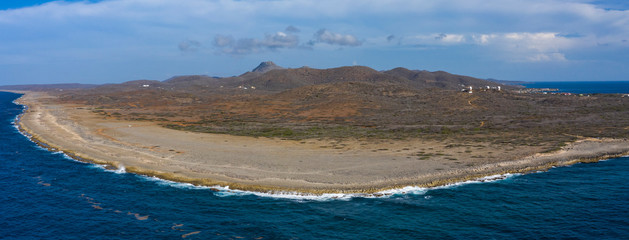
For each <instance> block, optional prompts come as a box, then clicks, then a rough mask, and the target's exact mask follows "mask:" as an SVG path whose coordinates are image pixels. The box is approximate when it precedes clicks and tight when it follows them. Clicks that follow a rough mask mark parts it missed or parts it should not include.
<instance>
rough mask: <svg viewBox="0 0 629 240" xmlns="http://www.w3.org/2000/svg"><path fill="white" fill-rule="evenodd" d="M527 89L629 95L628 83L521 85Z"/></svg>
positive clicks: (542, 83)
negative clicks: (553, 89)
mask: <svg viewBox="0 0 629 240" xmlns="http://www.w3.org/2000/svg"><path fill="white" fill-rule="evenodd" d="M522 85H524V86H526V87H528V88H555V89H559V91H558V92H566V93H576V94H590V93H624V94H628V93H629V81H604V82H592V81H584V82H530V83H524V84H522Z"/></svg>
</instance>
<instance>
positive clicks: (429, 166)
mask: <svg viewBox="0 0 629 240" xmlns="http://www.w3.org/2000/svg"><path fill="white" fill-rule="evenodd" d="M47 98H51V96H48V95H46V94H44V93H41V92H26V93H25V95H23V96H22V97H21V98H20V99H18V100H16V101H17V102H18V103H20V104H22V105H25V106H27V107H28V108H27V109H25V111H24V113H23V114H22V116H21V117H19V118H18V119H17V120H18V123H17V124H18V126H19V129H20V131H21V132H23V133H25V135H27V136H28V135H30V136H31V140H33V141H34V142H36V143H37V144H39V145H40V146H42V147H44V148H47V149H49V150H54V151H62V152H64V153H66V154H67V155H68V156H70V157H72V158H74V159H76V160H79V161H84V162H92V163H96V164H104V165H108V166H111V168H118V166H120V165H124V166H125V168H126V171H127V172H130V173H136V174H141V175H147V176H155V177H158V178H162V179H166V180H172V181H177V182H187V183H192V184H195V185H203V186H209V187H212V186H217V185H220V186H229V187H230V188H231V189H239V190H247V191H256V192H300V193H311V194H322V193H368V194H372V193H376V192H380V191H383V190H389V189H397V188H402V187H406V186H417V187H435V186H442V185H447V184H452V183H456V182H463V181H467V180H474V179H478V178H481V177H484V176H490V175H498V174H506V173H528V172H534V171H542V170H546V169H548V168H551V167H553V166H565V165H571V164H575V163H579V162H596V161H599V160H601V159H608V158H614V157H620V156H624V155H627V154H629V142H628V141H627V139H582V140H580V141H577V142H574V143H570V144H568V145H567V146H566V147H564V148H563V149H562V150H560V151H557V152H553V153H550V154H549V153H547V154H540V153H536V152H535V151H534V150H535V149H532V148H524V147H523V148H522V149H515V150H510V152H506V151H503V152H502V153H497V154H494V155H497V157H495V158H493V159H492V158H489V157H487V158H484V159H491V160H482V161H480V160H474V159H473V158H465V154H468V153H465V152H463V151H460V152H461V154H459V155H454V156H449V158H450V159H448V157H446V156H433V157H431V158H430V159H427V160H421V159H420V158H411V157H410V156H413V154H414V153H415V152H417V151H419V150H420V149H432V150H434V151H437V152H438V151H440V150H439V149H440V148H441V149H443V150H444V151H452V152H455V151H457V149H446V148H445V146H444V144H443V143H440V142H434V141H421V140H407V141H393V140H391V141H385V142H360V141H358V140H356V141H354V140H346V141H344V142H343V143H341V144H345V145H346V146H347V147H345V148H344V149H334V148H332V149H331V148H328V147H325V146H328V145H330V142H331V141H333V140H308V141H303V142H304V143H301V142H298V141H290V140H278V139H266V138H252V137H240V136H230V135H221V134H205V133H190V132H184V131H177V130H171V129H165V128H162V127H159V126H157V125H156V124H153V123H148V122H138V121H121V120H113V119H102V117H100V116H97V115H96V114H92V113H90V112H89V110H87V109H85V107H82V106H68V105H56V104H51V103H50V101H46V99H47ZM48 100H49V99H48ZM163 136H168V137H167V138H164V137H163ZM361 144H362V145H361ZM384 144H386V146H387V148H386V150H383V149H385V148H383V147H382V146H383V145H384ZM491 147H492V146H491V145H487V146H486V148H490V149H491ZM478 148H479V149H478V150H476V149H473V148H472V149H473V150H474V152H470V153H469V154H468V155H470V156H472V155H473V154H476V155H480V154H483V152H485V150H483V149H485V147H483V148H482V149H481V148H480V147H478ZM404 149H406V150H404ZM461 149H463V148H461ZM461 149H458V150H461ZM467 149H470V147H467ZM502 150H504V149H502ZM491 151H495V152H497V151H501V149H491ZM485 154H486V153H485ZM509 156H511V158H509ZM453 158H457V159H458V160H456V162H457V163H456V164H455V163H454V162H455V161H454V160H451V159H453Z"/></svg>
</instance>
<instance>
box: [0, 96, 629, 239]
mask: <svg viewBox="0 0 629 240" xmlns="http://www.w3.org/2000/svg"><path fill="white" fill-rule="evenodd" d="M18 97H19V95H18V94H13V93H5V92H0V239H182V238H184V239H540V238H546V239H627V238H628V236H629V158H626V157H624V158H617V159H611V160H607V161H602V162H599V163H590V164H576V165H573V166H570V167H560V168H553V169H551V170H549V171H547V172H539V173H532V174H527V175H513V176H510V177H508V178H506V179H504V180H497V181H492V182H484V183H480V182H471V183H466V184H458V185H453V186H448V187H441V188H435V189H415V191H411V193H406V194H395V195H393V196H390V197H384V198H365V197H351V196H350V197H345V198H343V199H329V198H319V199H304V198H301V199H300V198H295V197H293V198H279V197H270V196H261V195H256V194H251V193H246V192H231V191H226V190H223V191H221V192H214V191H212V190H210V189H208V188H203V187H195V186H192V185H189V184H178V183H172V182H168V181H162V180H158V179H153V178H148V177H143V176H138V175H134V174H129V173H124V172H123V171H110V170H105V169H103V168H102V167H100V166H96V165H93V164H87V163H81V162H77V161H74V160H72V159H70V158H68V157H66V156H65V155H63V154H61V153H53V152H49V151H46V150H44V149H42V148H40V147H38V146H37V145H36V144H35V143H33V142H31V141H29V139H28V138H26V137H24V136H23V135H21V134H20V133H19V132H18V131H17V129H16V128H15V126H14V125H13V123H14V120H15V118H16V115H18V114H19V113H20V112H22V110H23V109H22V107H21V106H18V105H15V104H13V103H12V101H13V100H14V99H16V98H18Z"/></svg>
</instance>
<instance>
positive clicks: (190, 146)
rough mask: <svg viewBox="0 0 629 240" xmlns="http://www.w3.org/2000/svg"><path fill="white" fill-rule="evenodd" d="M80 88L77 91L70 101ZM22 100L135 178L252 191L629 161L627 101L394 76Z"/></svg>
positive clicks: (50, 135) (351, 70) (222, 81)
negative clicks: (615, 159)
mask: <svg viewBox="0 0 629 240" xmlns="http://www.w3.org/2000/svg"><path fill="white" fill-rule="evenodd" d="M71 86H74V87H71ZM0 89H5V90H12V91H17V90H22V91H26V94H25V95H24V96H23V97H22V98H20V99H19V100H18V102H19V103H20V104H24V105H26V106H28V108H27V109H26V110H25V113H24V114H23V115H22V116H21V117H20V120H19V126H20V128H21V130H22V131H23V132H25V133H26V134H28V135H30V136H31V137H32V139H33V140H34V141H36V142H38V143H40V144H41V145H42V146H45V147H47V148H50V149H52V150H55V151H63V152H65V153H66V154H68V155H69V156H71V157H73V158H75V159H78V160H81V161H88V162H94V163H98V164H104V165H108V166H110V167H112V168H123V167H124V168H125V169H126V171H127V172H133V173H138V174H144V175H149V176H157V177H160V178H164V179H168V180H174V181H180V182H190V183H193V184H198V185H205V186H216V185H220V186H229V187H230V188H235V189H242V190H252V191H262V192H268V191H290V192H302V193H315V194H318V193H331V192H344V193H356V192H360V193H375V192H378V191H381V190H385V189H391V188H399V187H404V186H425V187H429V186H438V185H444V184H448V183H453V182H458V181H464V180H468V179H475V178H479V177H482V176H488V175H495V174H503V173H516V172H530V171H537V170H544V169H547V168H550V167H552V166H560V165H568V164H573V163H576V162H589V161H598V160H600V159H604V158H609V157H615V156H620V155H626V154H628V153H629V140H627V137H628V136H629V98H627V97H622V95H614V94H595V95H567V94H566V95H560V94H543V93H541V92H535V91H528V90H526V89H523V88H522V87H517V86H510V85H504V84H501V83H498V82H493V81H489V80H483V79H477V78H472V77H467V76H460V75H454V74H450V73H446V72H441V71H439V72H429V71H419V70H408V69H404V68H396V69H392V70H389V71H376V70H373V69H371V68H368V67H362V66H354V67H340V68H333V69H313V68H308V67H302V68H297V69H285V68H282V67H279V66H277V65H275V64H273V63H272V62H265V63H262V64H261V65H260V66H258V67H257V68H255V69H254V70H253V71H251V72H247V73H244V74H242V75H240V76H234V77H227V78H218V77H209V76H178V77H173V78H171V79H168V80H165V81H153V80H138V81H131V82H126V83H122V84H107V85H98V86H92V85H79V86H75V85H68V86H67V87H64V85H54V86H49V87H46V86H30V87H29V86H19V87H16V86H4V87H0Z"/></svg>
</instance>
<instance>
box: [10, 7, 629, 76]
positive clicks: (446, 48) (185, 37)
mask: <svg viewBox="0 0 629 240" xmlns="http://www.w3.org/2000/svg"><path fill="white" fill-rule="evenodd" d="M628 9H629V1H619V0H610V1H594V0H563V1H558V0H441V1H435V0H346V1H341V0H319V1H305V0H291V1H283V0H265V1H250V0H239V1H233V0H181V1H169V0H102V1H67V0H66V1H36V0H20V1H2V2H1V3H0V85H4V84H31V83H59V82H80V83H117V82H123V81H129V80H136V79H153V80H164V79H167V78H169V77H172V76H175V75H190V74H205V75H210V76H232V75H238V74H241V73H244V72H246V71H248V70H251V69H253V68H254V67H255V66H257V64H258V63H259V62H261V61H267V60H271V61H274V62H275V63H277V64H278V65H281V66H284V67H290V68H297V67H301V66H309V67H313V68H330V67H339V66H350V65H364V66H369V67H372V68H374V69H377V70H388V69H391V68H395V67H406V68H409V69H420V70H429V71H437V70H444V71H448V72H451V73H456V74H463V75H470V76H474V77H479V78H496V79H505V80H519V81H602V80H629V10H628Z"/></svg>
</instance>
